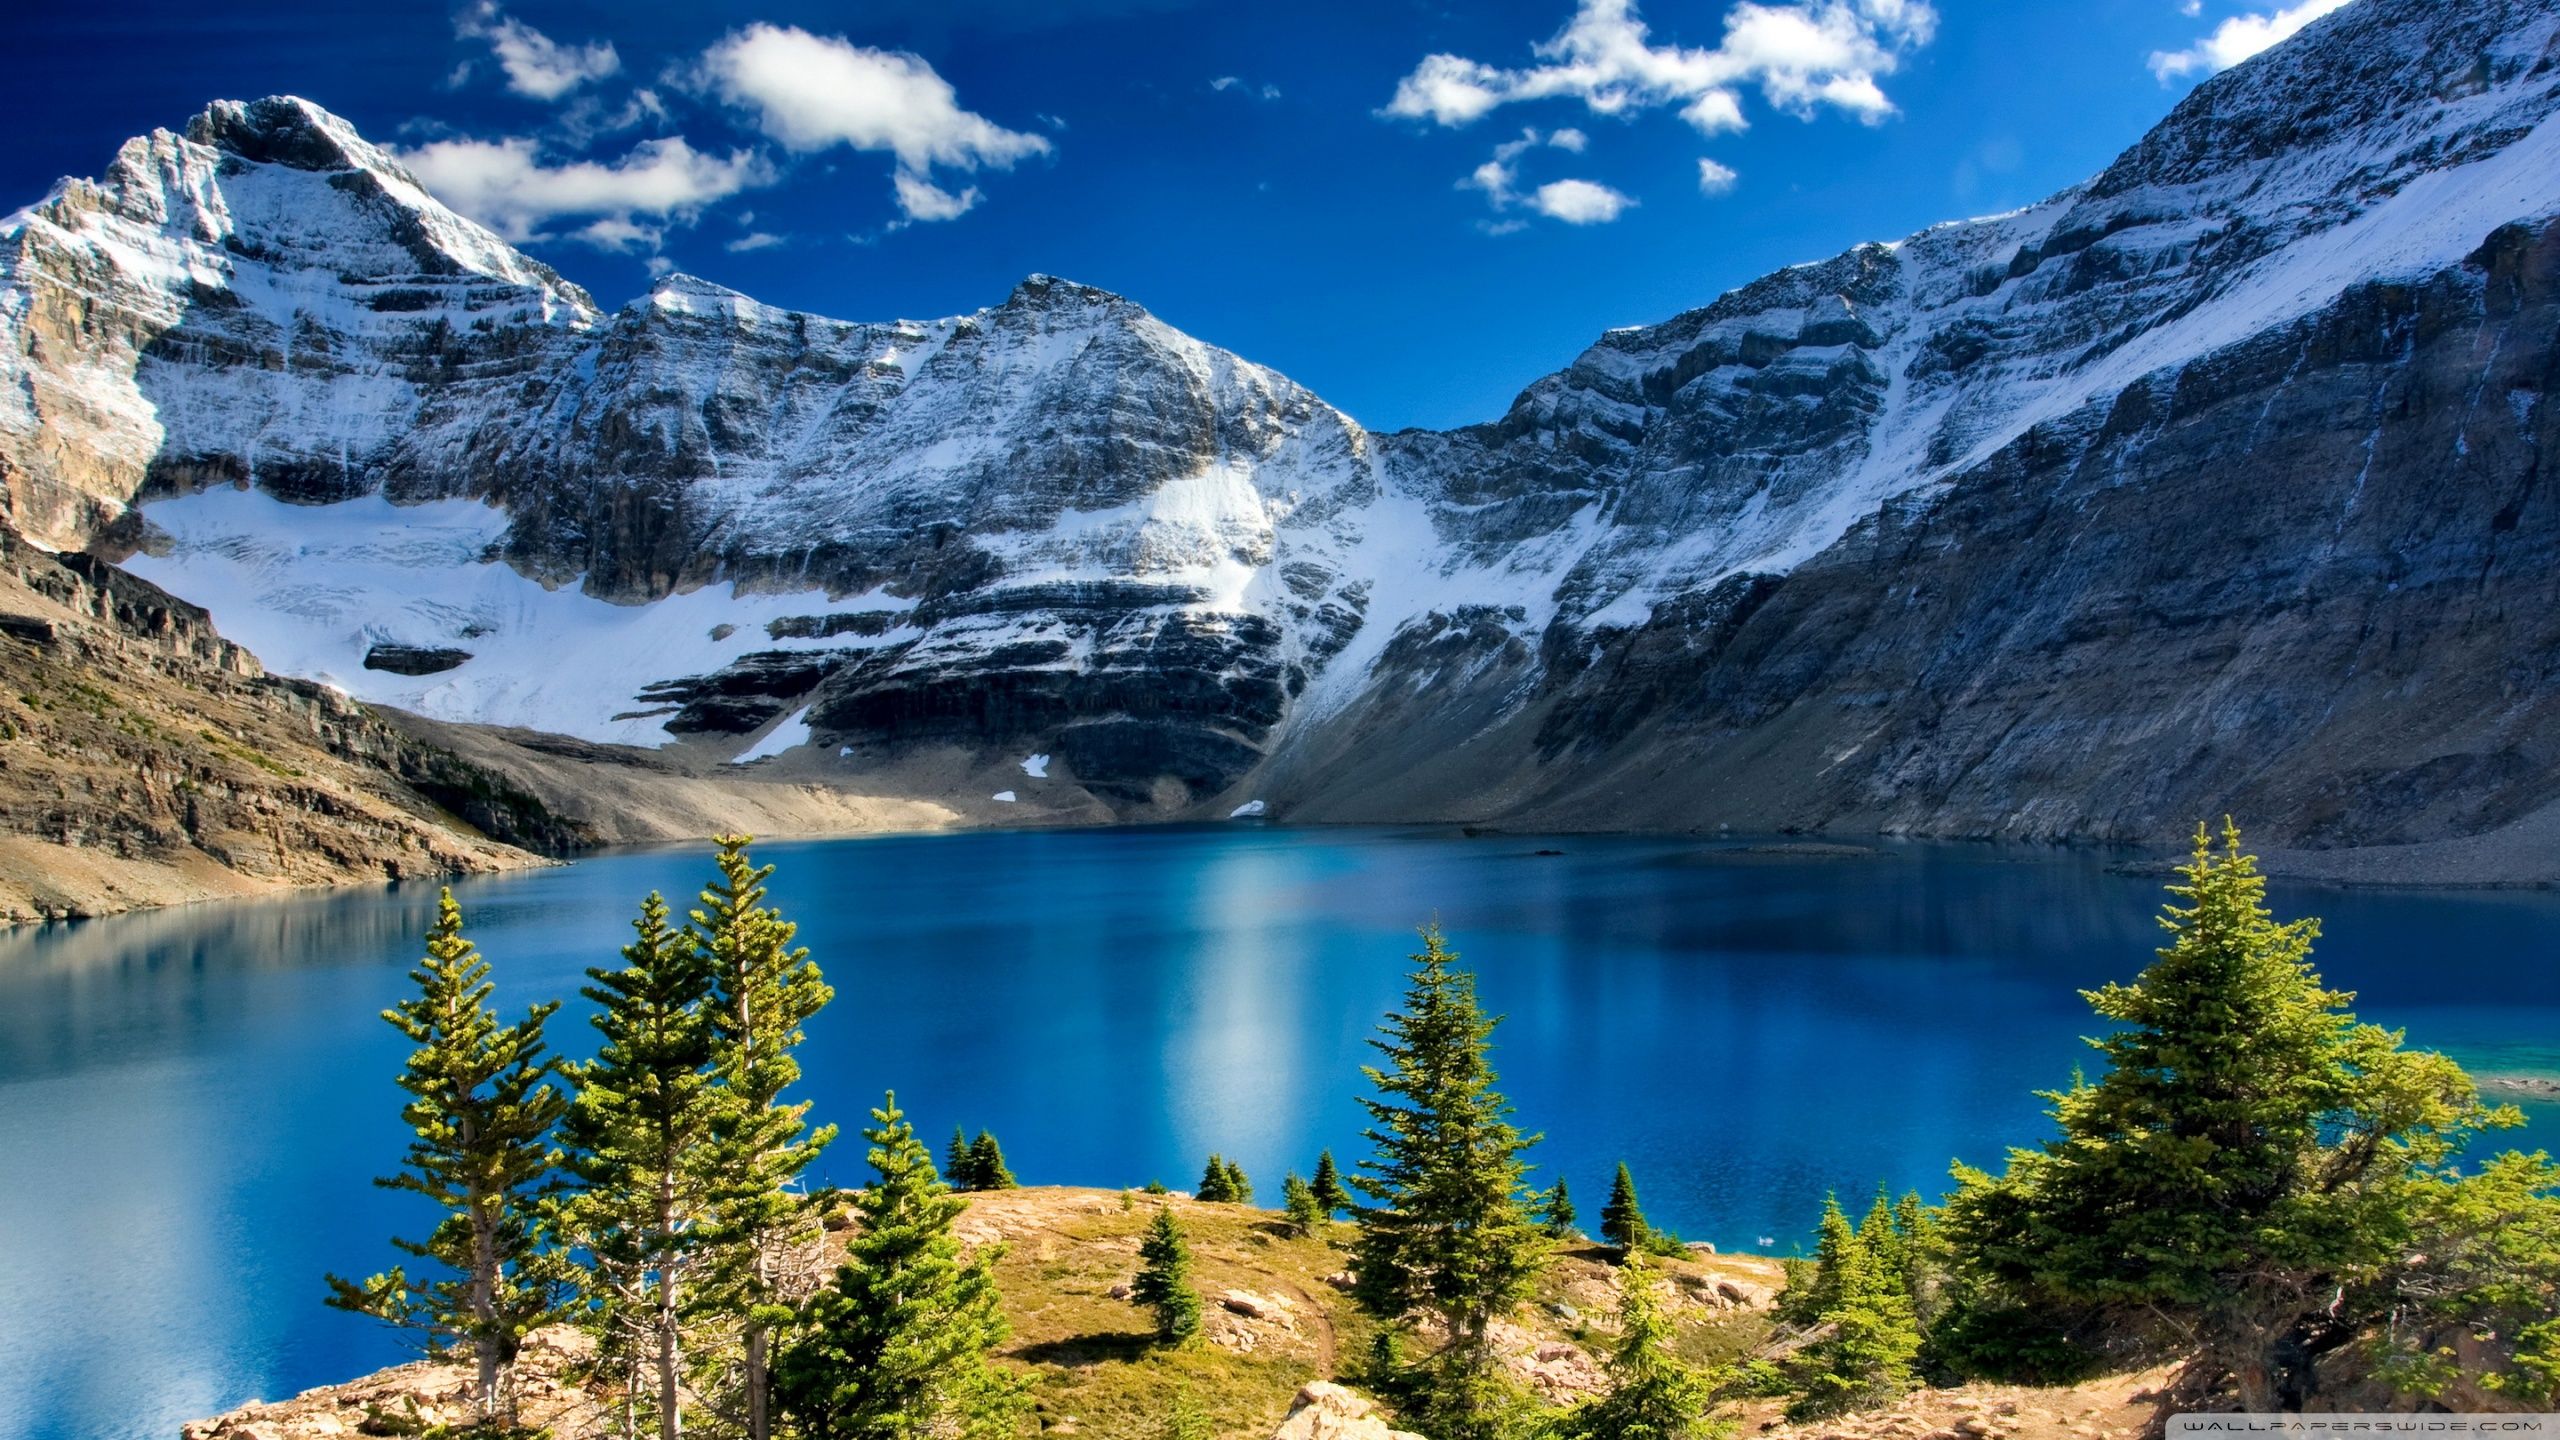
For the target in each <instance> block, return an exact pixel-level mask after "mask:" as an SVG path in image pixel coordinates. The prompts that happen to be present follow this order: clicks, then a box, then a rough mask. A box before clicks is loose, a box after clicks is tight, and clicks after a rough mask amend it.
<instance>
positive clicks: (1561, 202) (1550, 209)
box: [1529, 180, 1636, 225]
mask: <svg viewBox="0 0 2560 1440" xmlns="http://www.w3.org/2000/svg"><path fill="white" fill-rule="evenodd" d="M1635 203H1636V202H1635V200H1634V199H1633V198H1632V197H1630V196H1626V195H1621V194H1619V193H1618V192H1617V191H1615V190H1612V189H1610V188H1609V187H1608V186H1606V185H1601V184H1596V183H1594V182H1592V181H1589V180H1552V181H1549V182H1548V183H1546V184H1544V185H1541V186H1539V187H1538V188H1537V189H1536V190H1535V191H1534V192H1532V193H1531V194H1530V196H1529V208H1531V209H1533V210H1535V211H1537V212H1538V213H1539V214H1541V215H1549V216H1553V217H1554V218H1556V219H1558V220H1561V221H1563V222H1564V223H1566V224H1567V225H1606V224H1608V223H1609V222H1610V221H1612V220H1615V219H1617V218H1618V217H1619V216H1620V215H1622V214H1624V213H1625V212H1626V211H1627V210H1628V209H1629V208H1630V207H1631V206H1633V205H1634V204H1635Z"/></svg>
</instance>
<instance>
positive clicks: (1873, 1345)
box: [1787, 1212, 1920, 1419]
mask: <svg viewBox="0 0 2560 1440" xmlns="http://www.w3.org/2000/svg"><path fill="white" fill-rule="evenodd" d="M1888 1213H1889V1212H1888ZM1890 1230H1891V1221H1890V1220H1889V1219H1888V1220H1887V1221H1886V1222H1885V1224H1884V1225H1881V1226H1878V1227H1876V1237H1875V1238H1877V1239H1885V1238H1889V1236H1890ZM1831 1268H1832V1269H1833V1270H1834V1272H1835V1275H1834V1279H1835V1284H1834V1286H1833V1287H1832V1288H1833V1293H1832V1298H1831V1300H1830V1302H1829V1305H1828V1306H1827V1308H1825V1309H1824V1310H1823V1311H1822V1313H1821V1314H1820V1315H1819V1316H1818V1317H1816V1319H1817V1323H1818V1324H1819V1325H1820V1326H1821V1327H1822V1329H1821V1331H1820V1333H1818V1334H1817V1335H1816V1337H1815V1339H1814V1340H1813V1342H1812V1343H1811V1344H1809V1345H1807V1346H1805V1348H1804V1349H1803V1350H1802V1351H1801V1352H1799V1357H1798V1365H1799V1367H1800V1369H1799V1380H1800V1383H1801V1384H1802V1386H1803V1392H1804V1393H1803V1394H1802V1395H1801V1396H1800V1397H1799V1398H1798V1399H1797V1401H1796V1402H1795V1403H1794V1404H1793V1405H1791V1406H1789V1407H1788V1411H1787V1413H1788V1415H1789V1416H1790V1417H1791V1418H1794V1419H1807V1418H1810V1417H1813V1416H1817V1415H1830V1414H1836V1413H1838V1412H1839V1411H1842V1410H1850V1409H1858V1408H1863V1407H1866V1406H1871V1405H1877V1404H1881V1403H1883V1402H1885V1401H1887V1400H1890V1399H1892V1398H1893V1397H1894V1396H1897V1395H1900V1394H1902V1393H1903V1392H1904V1391H1907V1390H1909V1389H1910V1388H1911V1387H1912V1385H1913V1383H1914V1380H1913V1375H1912V1363H1913V1362H1914V1361H1915V1360H1917V1359H1918V1358H1919V1354H1920V1322H1919V1320H1918V1318H1917V1317H1916V1316H1914V1315H1913V1314H1912V1313H1911V1297H1910V1295H1909V1294H1908V1293H1906V1292H1905V1291H1904V1289H1903V1285H1902V1280H1901V1277H1900V1276H1898V1275H1896V1274H1895V1273H1894V1272H1893V1271H1892V1270H1890V1269H1888V1268H1887V1266H1886V1264H1885V1260H1884V1257H1883V1256H1881V1255H1879V1254H1877V1253H1876V1247H1875V1245H1874V1244H1873V1243H1871V1242H1870V1239H1869V1237H1868V1236H1867V1235H1866V1234H1865V1233H1863V1232H1853V1233H1852V1234H1851V1235H1850V1236H1849V1237H1848V1238H1847V1239H1846V1240H1845V1241H1843V1242H1842V1244H1841V1248H1840V1252H1839V1255H1838V1258H1837V1259H1836V1260H1835V1262H1834V1263H1833V1266H1832V1267H1831Z"/></svg>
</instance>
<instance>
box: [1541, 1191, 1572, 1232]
mask: <svg viewBox="0 0 2560 1440" xmlns="http://www.w3.org/2000/svg"><path fill="white" fill-rule="evenodd" d="M1574 1218H1575V1217H1574V1212H1573V1196H1571V1195H1570V1194H1567V1193H1566V1191H1565V1185H1564V1177H1563V1176H1561V1175H1559V1176H1557V1177H1556V1183H1555V1188H1554V1189H1552V1190H1549V1191H1548V1192H1547V1197H1546V1203H1545V1204H1544V1205H1542V1206H1541V1207H1540V1208H1539V1211H1538V1220H1539V1224H1540V1228H1542V1229H1544V1230H1545V1231H1546V1232H1547V1235H1548V1237H1549V1238H1551V1239H1556V1240H1570V1239H1572V1238H1573V1222H1574Z"/></svg>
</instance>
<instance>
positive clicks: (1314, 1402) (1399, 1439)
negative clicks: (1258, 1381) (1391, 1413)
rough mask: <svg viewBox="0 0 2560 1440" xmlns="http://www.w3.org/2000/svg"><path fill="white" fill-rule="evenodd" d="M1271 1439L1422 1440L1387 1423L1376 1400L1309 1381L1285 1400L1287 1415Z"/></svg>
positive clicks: (1332, 1385)
mask: <svg viewBox="0 0 2560 1440" xmlns="http://www.w3.org/2000/svg"><path fill="white" fill-rule="evenodd" d="M1271 1440H1423V1437H1421V1436H1419V1435H1416V1434H1414V1433H1412V1432H1411V1431H1407V1430H1397V1429H1394V1428H1392V1427H1390V1426H1389V1425H1388V1424H1387V1420H1386V1417H1385V1416H1384V1415H1383V1414H1381V1413H1380V1412H1379V1410H1378V1406H1377V1404H1376V1402H1374V1401H1372V1400H1370V1399H1369V1398H1368V1397H1366V1396H1363V1395H1359V1394H1356V1393H1354V1392H1352V1391H1350V1390H1346V1389H1344V1388H1343V1387H1341V1386H1339V1385H1336V1384H1334V1383H1333V1382H1332V1381H1330V1380H1313V1381H1309V1382H1308V1383H1307V1384H1306V1385H1305V1386H1303V1387H1301V1388H1300V1389H1299V1391H1298V1397H1297V1398H1296V1399H1295V1400H1292V1401H1290V1402H1289V1418H1288V1419H1286V1420H1283V1421H1281V1422H1280V1428H1279V1429H1277V1430H1274V1431H1272V1432H1271Z"/></svg>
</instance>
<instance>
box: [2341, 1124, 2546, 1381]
mask: <svg viewBox="0 0 2560 1440" xmlns="http://www.w3.org/2000/svg"><path fill="white" fill-rule="evenodd" d="M2410 1230H2411V1238H2412V1253H2411V1255H2410V1257H2409V1258H2408V1259H2407V1260H2406V1261H2405V1262H2403V1263H2402V1264H2401V1265H2400V1266H2399V1267H2398V1268H2397V1269H2396V1270H2394V1271H2393V1272H2392V1274H2391V1277H2390V1283H2389V1287H2388V1290H2387V1292H2386V1294H2385V1296H2384V1299H2385V1303H2386V1304H2387V1307H2388V1308H2387V1310H2386V1314H2385V1323H2384V1324H2383V1325H2382V1326H2381V1327H2380V1328H2379V1333H2378V1334H2377V1335H2376V1337H2375V1341H2374V1348H2375V1349H2376V1351H2377V1352H2378V1357H2379V1359H2380V1362H2381V1368H2382V1371H2383V1373H2384V1375H2385V1376H2386V1377H2387V1378H2390V1379H2392V1380H2394V1381H2395V1382H2396V1383H2398V1384H2399V1385H2400V1387H2401V1388H2402V1389H2403V1390H2406V1391H2408V1392H2410V1393H2412V1394H2417V1395H2423V1396H2426V1397H2428V1398H2430V1399H2433V1398H2436V1397H2437V1396H2439V1395H2440V1394H2442V1393H2443V1391H2444V1390H2445V1389H2446V1388H2447V1386H2448V1385H2449V1383H2450V1382H2451V1381H2452V1380H2453V1379H2455V1378H2457V1376H2458V1375H2459V1373H2460V1367H2459V1366H2458V1365H2457V1364H2456V1363H2455V1360H2456V1356H2457V1355H2458V1354H2459V1353H2460V1352H2458V1351H2457V1350H2456V1349H2455V1346H2456V1344H2457V1342H2459V1341H2460V1340H2462V1339H2463V1338H2464V1337H2466V1336H2468V1337H2471V1338H2472V1339H2474V1340H2475V1341H2477V1342H2479V1343H2477V1344H2475V1345H2473V1346H2471V1347H2468V1348H2469V1349H2470V1350H2471V1352H2472V1354H2473V1355H2474V1357H2479V1356H2483V1355H2485V1356H2487V1357H2489V1359H2488V1367H2489V1368H2487V1369H2486V1370H2485V1372H2478V1373H2473V1374H2471V1375H2469V1376H2468V1377H2464V1378H2469V1379H2472V1380H2474V1381H2475V1382H2476V1383H2477V1384H2478V1385H2479V1387H2480V1388H2481V1389H2483V1390H2487V1391H2490V1392H2492V1393H2496V1394H2501V1395H2505V1396H2508V1397H2510V1398H2512V1399H2513V1400H2515V1401H2516V1402H2517V1403H2519V1404H2521V1405H2523V1406H2526V1407H2528V1408H2539V1409H2549V1408H2551V1407H2552V1406H2554V1405H2555V1404H2560V1165H2554V1164H2552V1163H2551V1160H2550V1157H2548V1156H2547V1155H2544V1154H2542V1153H2540V1152H2536V1153H2534V1154H2531V1155H2519V1154H2516V1153H2513V1152H2509V1153H2507V1154H2505V1155H2501V1156H2499V1157H2497V1158H2496V1159H2494V1160H2492V1161H2490V1162H2489V1163H2488V1164H2487V1165H2485V1166H2483V1167H2482V1168H2481V1170H2480V1172H2479V1173H2478V1174H2476V1175H2469V1176H2456V1175H2450V1174H2446V1175H2436V1176H2430V1177H2428V1178H2427V1179H2426V1180H2425V1181H2424V1182H2423V1183H2422V1184H2421V1185H2420V1186H2419V1187H2418V1192H2417V1201H2416V1205H2415V1208H2414V1211H2413V1213H2412V1216H2411V1222H2410ZM2473 1363H2474V1365H2475V1366H2477V1365H2478V1364H2479V1363H2480V1362H2479V1360H2478V1359H2477V1358H2475V1359H2474V1362H2473Z"/></svg>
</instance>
